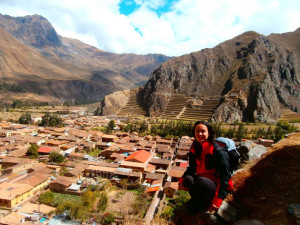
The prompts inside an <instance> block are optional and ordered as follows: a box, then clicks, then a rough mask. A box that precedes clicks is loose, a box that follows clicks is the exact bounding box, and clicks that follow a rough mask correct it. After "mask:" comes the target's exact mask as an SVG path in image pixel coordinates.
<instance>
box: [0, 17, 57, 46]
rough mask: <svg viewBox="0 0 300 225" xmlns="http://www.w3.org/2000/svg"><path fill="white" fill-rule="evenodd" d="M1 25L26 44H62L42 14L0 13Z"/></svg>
mask: <svg viewBox="0 0 300 225" xmlns="http://www.w3.org/2000/svg"><path fill="white" fill-rule="evenodd" d="M0 21H1V26H2V27H3V28H4V30H6V31H7V32H8V33H10V34H12V35H13V36H14V37H16V38H17V39H19V40H21V41H22V42H23V43H24V44H26V45H32V46H35V47H38V48H40V47H45V46H53V47H59V46H62V43H61V41H60V38H59V36H58V34H57V33H56V31H55V29H54V28H53V26H52V25H51V24H50V23H49V22H48V20H47V19H45V18H44V17H42V16H39V15H33V16H25V17H11V16H3V15H1V14H0Z"/></svg>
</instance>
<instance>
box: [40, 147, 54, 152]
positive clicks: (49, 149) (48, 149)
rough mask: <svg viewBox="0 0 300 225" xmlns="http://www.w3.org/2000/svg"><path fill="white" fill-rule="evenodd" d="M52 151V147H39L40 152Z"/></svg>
mask: <svg viewBox="0 0 300 225" xmlns="http://www.w3.org/2000/svg"><path fill="white" fill-rule="evenodd" d="M51 151H52V148H51V147H40V148H39V149H38V152H39V153H50V152H51Z"/></svg>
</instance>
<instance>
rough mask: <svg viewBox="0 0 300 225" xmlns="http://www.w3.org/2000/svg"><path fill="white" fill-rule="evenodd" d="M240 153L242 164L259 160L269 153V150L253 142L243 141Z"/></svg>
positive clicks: (239, 149)
mask: <svg viewBox="0 0 300 225" xmlns="http://www.w3.org/2000/svg"><path fill="white" fill-rule="evenodd" d="M238 151H239V153H240V155H241V161H242V162H248V161H252V160H255V159H259V158H260V157H261V156H262V155H263V154H265V153H266V152H267V148H266V147H265V146H263V145H259V144H255V143H254V142H253V141H249V140H247V141H242V142H241V144H240V146H239V148H238Z"/></svg>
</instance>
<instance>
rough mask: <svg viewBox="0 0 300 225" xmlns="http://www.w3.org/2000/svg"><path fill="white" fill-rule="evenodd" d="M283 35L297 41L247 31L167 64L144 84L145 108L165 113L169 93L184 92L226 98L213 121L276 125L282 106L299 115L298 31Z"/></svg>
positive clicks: (299, 32) (299, 63) (158, 69)
mask: <svg viewBox="0 0 300 225" xmlns="http://www.w3.org/2000/svg"><path fill="white" fill-rule="evenodd" d="M284 35H285V36H286V35H287V36H288V38H287V39H288V40H289V41H290V40H293V42H290V43H289V44H288V47H287V45H285V44H284V40H282V39H280V38H278V37H281V36H280V35H279V36H278V35H277V36H276V35H275V36H274V35H272V36H270V38H269V37H265V36H262V35H260V34H258V33H255V32H246V33H244V34H242V35H240V36H238V37H236V38H234V39H232V40H229V41H226V42H224V43H221V44H220V45H218V46H216V47H215V48H213V49H204V50H202V51H199V52H194V53H191V54H188V55H184V56H181V57H177V58H173V59H171V60H169V61H168V62H165V63H163V64H162V65H161V66H160V67H158V68H157V69H156V70H154V72H153V73H152V74H151V76H150V79H149V81H148V83H147V84H146V85H145V88H144V98H145V99H146V101H145V106H146V107H147V108H148V109H149V111H150V113H151V112H155V111H156V110H160V111H162V110H163V109H164V107H166V103H167V101H166V100H165V99H167V97H168V96H169V95H170V94H171V93H182V94H185V95H186V96H190V97H195V96H197V97H206V98H219V99H223V101H221V104H220V105H219V106H218V108H217V110H215V113H214V115H213V116H212V120H213V121H215V122H221V121H227V122H233V121H250V122H254V121H260V122H275V121H277V119H278V118H279V117H280V115H281V109H280V105H281V104H283V105H284V106H286V107H288V108H290V109H292V110H293V111H296V112H300V105H299V102H300V77H299V74H300V56H299V55H300V54H299V53H298V49H299V47H300V30H296V31H295V32H293V33H288V34H284ZM276 40H280V41H276ZM291 43H292V44H291ZM293 49H294V51H293ZM232 96H234V97H232Z"/></svg>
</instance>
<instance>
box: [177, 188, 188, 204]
mask: <svg viewBox="0 0 300 225" xmlns="http://www.w3.org/2000/svg"><path fill="white" fill-rule="evenodd" d="M188 200H189V193H188V192H187V191H182V190H180V191H178V192H177V197H176V198H175V208H177V207H180V206H182V205H183V204H184V203H186V202H187V201H188Z"/></svg>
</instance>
